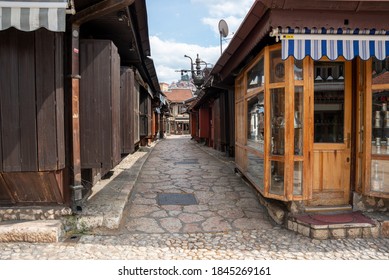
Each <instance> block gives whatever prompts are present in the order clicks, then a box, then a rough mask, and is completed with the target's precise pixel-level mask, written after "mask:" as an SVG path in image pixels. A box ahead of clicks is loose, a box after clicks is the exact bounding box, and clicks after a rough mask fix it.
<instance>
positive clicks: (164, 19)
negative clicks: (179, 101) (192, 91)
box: [146, 0, 254, 84]
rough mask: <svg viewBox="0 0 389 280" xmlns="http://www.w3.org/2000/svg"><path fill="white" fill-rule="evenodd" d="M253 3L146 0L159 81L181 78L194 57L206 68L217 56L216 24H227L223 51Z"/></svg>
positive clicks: (173, 80) (167, 81) (218, 0)
mask: <svg viewBox="0 0 389 280" xmlns="http://www.w3.org/2000/svg"><path fill="white" fill-rule="evenodd" d="M253 3H254V0H146V7H147V17H148V25H149V37H150V46H151V57H152V59H153V61H154V65H155V68H156V71H157V76H158V80H159V82H160V83H161V82H165V83H168V84H170V83H172V82H177V81H178V80H180V78H181V73H180V72H177V70H181V69H190V59H189V58H186V57H184V55H188V56H190V57H191V58H192V59H193V61H194V60H195V59H196V57H197V54H199V57H200V58H201V60H203V61H205V62H206V63H207V64H208V66H213V64H214V63H215V62H216V61H217V60H218V58H219V57H220V34H219V29H218V25H219V21H220V20H221V19H224V20H225V21H226V22H227V25H228V29H229V32H228V36H227V37H226V38H223V42H222V48H223V50H224V49H225V47H226V46H227V45H228V43H229V41H230V40H231V38H232V36H233V34H234V32H235V31H237V29H238V28H239V25H240V24H241V22H242V21H243V19H244V17H245V16H246V14H247V12H248V11H249V10H250V8H251V6H252V4H253Z"/></svg>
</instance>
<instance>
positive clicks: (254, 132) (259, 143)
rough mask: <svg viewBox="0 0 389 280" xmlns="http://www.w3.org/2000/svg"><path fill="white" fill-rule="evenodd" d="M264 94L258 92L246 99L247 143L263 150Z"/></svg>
mask: <svg viewBox="0 0 389 280" xmlns="http://www.w3.org/2000/svg"><path fill="white" fill-rule="evenodd" d="M263 101H264V94H263V92H262V93H259V94H258V95H256V96H254V97H253V98H251V99H249V100H248V101H247V125H248V127H247V133H248V135H247V145H248V146H250V147H252V148H255V149H257V150H259V151H260V152H262V153H263V151H264V133H265V110H264V104H263Z"/></svg>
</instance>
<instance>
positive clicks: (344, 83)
mask: <svg viewBox="0 0 389 280" xmlns="http://www.w3.org/2000/svg"><path fill="white" fill-rule="evenodd" d="M314 77H315V78H314V136H313V182H312V183H313V185H312V200H310V201H309V202H308V204H309V205H310V206H339V205H347V204H349V202H350V175H351V174H350V172H351V168H350V166H351V148H350V146H351V142H352V141H351V137H352V134H351V114H352V112H351V102H352V83H351V62H346V61H336V62H329V61H315V62H314Z"/></svg>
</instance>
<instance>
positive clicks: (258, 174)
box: [247, 152, 265, 191]
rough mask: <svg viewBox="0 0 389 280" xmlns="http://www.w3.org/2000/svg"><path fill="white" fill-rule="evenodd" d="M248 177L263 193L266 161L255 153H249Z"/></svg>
mask: <svg viewBox="0 0 389 280" xmlns="http://www.w3.org/2000/svg"><path fill="white" fill-rule="evenodd" d="M247 159H248V162H247V176H248V177H249V179H250V180H251V181H253V183H254V184H255V185H256V186H258V187H259V188H260V190H262V191H263V189H264V175H265V174H264V170H265V169H264V160H263V158H261V157H259V156H258V155H255V154H253V153H250V152H247Z"/></svg>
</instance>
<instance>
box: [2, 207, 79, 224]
mask: <svg viewBox="0 0 389 280" xmlns="http://www.w3.org/2000/svg"><path fill="white" fill-rule="evenodd" d="M71 214H72V210H71V209H70V208H69V207H12V208H5V207H0V222H2V221H13V220H27V221H35V220H57V219H60V218H61V217H63V216H68V215H71Z"/></svg>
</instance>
